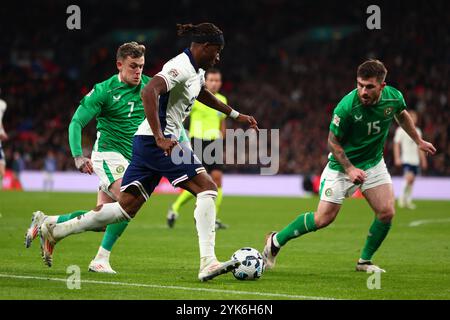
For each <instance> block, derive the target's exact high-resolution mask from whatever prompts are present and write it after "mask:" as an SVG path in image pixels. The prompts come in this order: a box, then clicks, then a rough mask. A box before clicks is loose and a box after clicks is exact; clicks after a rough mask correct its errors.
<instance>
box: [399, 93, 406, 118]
mask: <svg viewBox="0 0 450 320" xmlns="http://www.w3.org/2000/svg"><path fill="white" fill-rule="evenodd" d="M397 95H398V99H399V101H400V102H399V107H398V110H397V114H399V113H401V112H402V111H403V110H405V109H406V102H405V98H404V97H403V94H402V93H401V92H400V91H397Z"/></svg>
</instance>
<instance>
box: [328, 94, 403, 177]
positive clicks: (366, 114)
mask: <svg viewBox="0 0 450 320" xmlns="http://www.w3.org/2000/svg"><path fill="white" fill-rule="evenodd" d="M405 109H406V103H405V100H404V98H403V95H402V94H401V92H400V91H398V90H397V89H395V88H393V87H390V86H386V87H384V89H383V91H382V93H381V98H380V100H379V101H378V103H376V104H375V105H370V106H365V105H363V104H362V103H361V102H360V100H359V97H358V91H357V89H355V90H353V91H351V92H350V93H349V94H347V95H346V96H345V97H344V98H343V99H342V100H341V101H340V102H339V104H338V105H337V106H336V108H335V109H334V112H333V117H332V119H331V124H330V131H331V132H332V133H333V134H334V135H335V136H336V137H337V138H338V139H339V141H340V144H341V146H342V147H343V149H344V151H345V155H346V156H347V158H348V159H349V160H350V162H351V163H352V164H353V165H354V166H355V167H356V168H359V169H361V170H367V169H369V168H371V167H374V166H375V165H377V164H378V163H379V162H380V161H381V159H382V158H383V149H384V143H385V141H386V138H387V136H388V133H389V127H390V125H391V123H392V120H393V119H394V116H395V115H397V114H399V113H401V112H402V111H403V110H405ZM329 161H330V162H329V166H330V168H331V169H333V170H338V171H341V172H344V169H343V167H342V166H341V164H340V163H339V162H338V161H337V160H336V159H335V157H334V156H333V155H332V154H331V153H330V155H329Z"/></svg>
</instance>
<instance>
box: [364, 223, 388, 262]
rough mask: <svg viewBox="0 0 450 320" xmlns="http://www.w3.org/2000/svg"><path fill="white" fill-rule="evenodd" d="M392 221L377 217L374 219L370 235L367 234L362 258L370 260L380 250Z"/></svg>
mask: <svg viewBox="0 0 450 320" xmlns="http://www.w3.org/2000/svg"><path fill="white" fill-rule="evenodd" d="M390 228H391V223H383V222H381V221H380V220H378V219H377V218H375V220H374V221H373V223H372V225H371V226H370V229H369V235H368V236H367V240H366V244H365V245H364V248H363V251H362V254H361V259H362V260H366V261H370V260H372V256H373V255H374V253H375V251H377V250H378V248H379V247H380V245H381V243H382V242H383V240H384V238H386V236H387V234H388V232H389V229H390Z"/></svg>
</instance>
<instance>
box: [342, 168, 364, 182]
mask: <svg viewBox="0 0 450 320" xmlns="http://www.w3.org/2000/svg"><path fill="white" fill-rule="evenodd" d="M347 174H348V177H349V179H350V181H351V182H352V183H354V184H361V183H363V182H364V180H366V178H367V175H366V173H365V172H364V171H363V170H361V169H358V168H356V167H351V168H349V169H347Z"/></svg>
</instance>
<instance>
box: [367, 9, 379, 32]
mask: <svg viewBox="0 0 450 320" xmlns="http://www.w3.org/2000/svg"><path fill="white" fill-rule="evenodd" d="M366 13H367V14H370V16H369V17H368V18H367V20H366V26H367V29H369V30H374V29H377V30H380V29H381V9H380V7H379V6H377V5H376V4H372V5H370V6H368V7H367V10H366Z"/></svg>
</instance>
